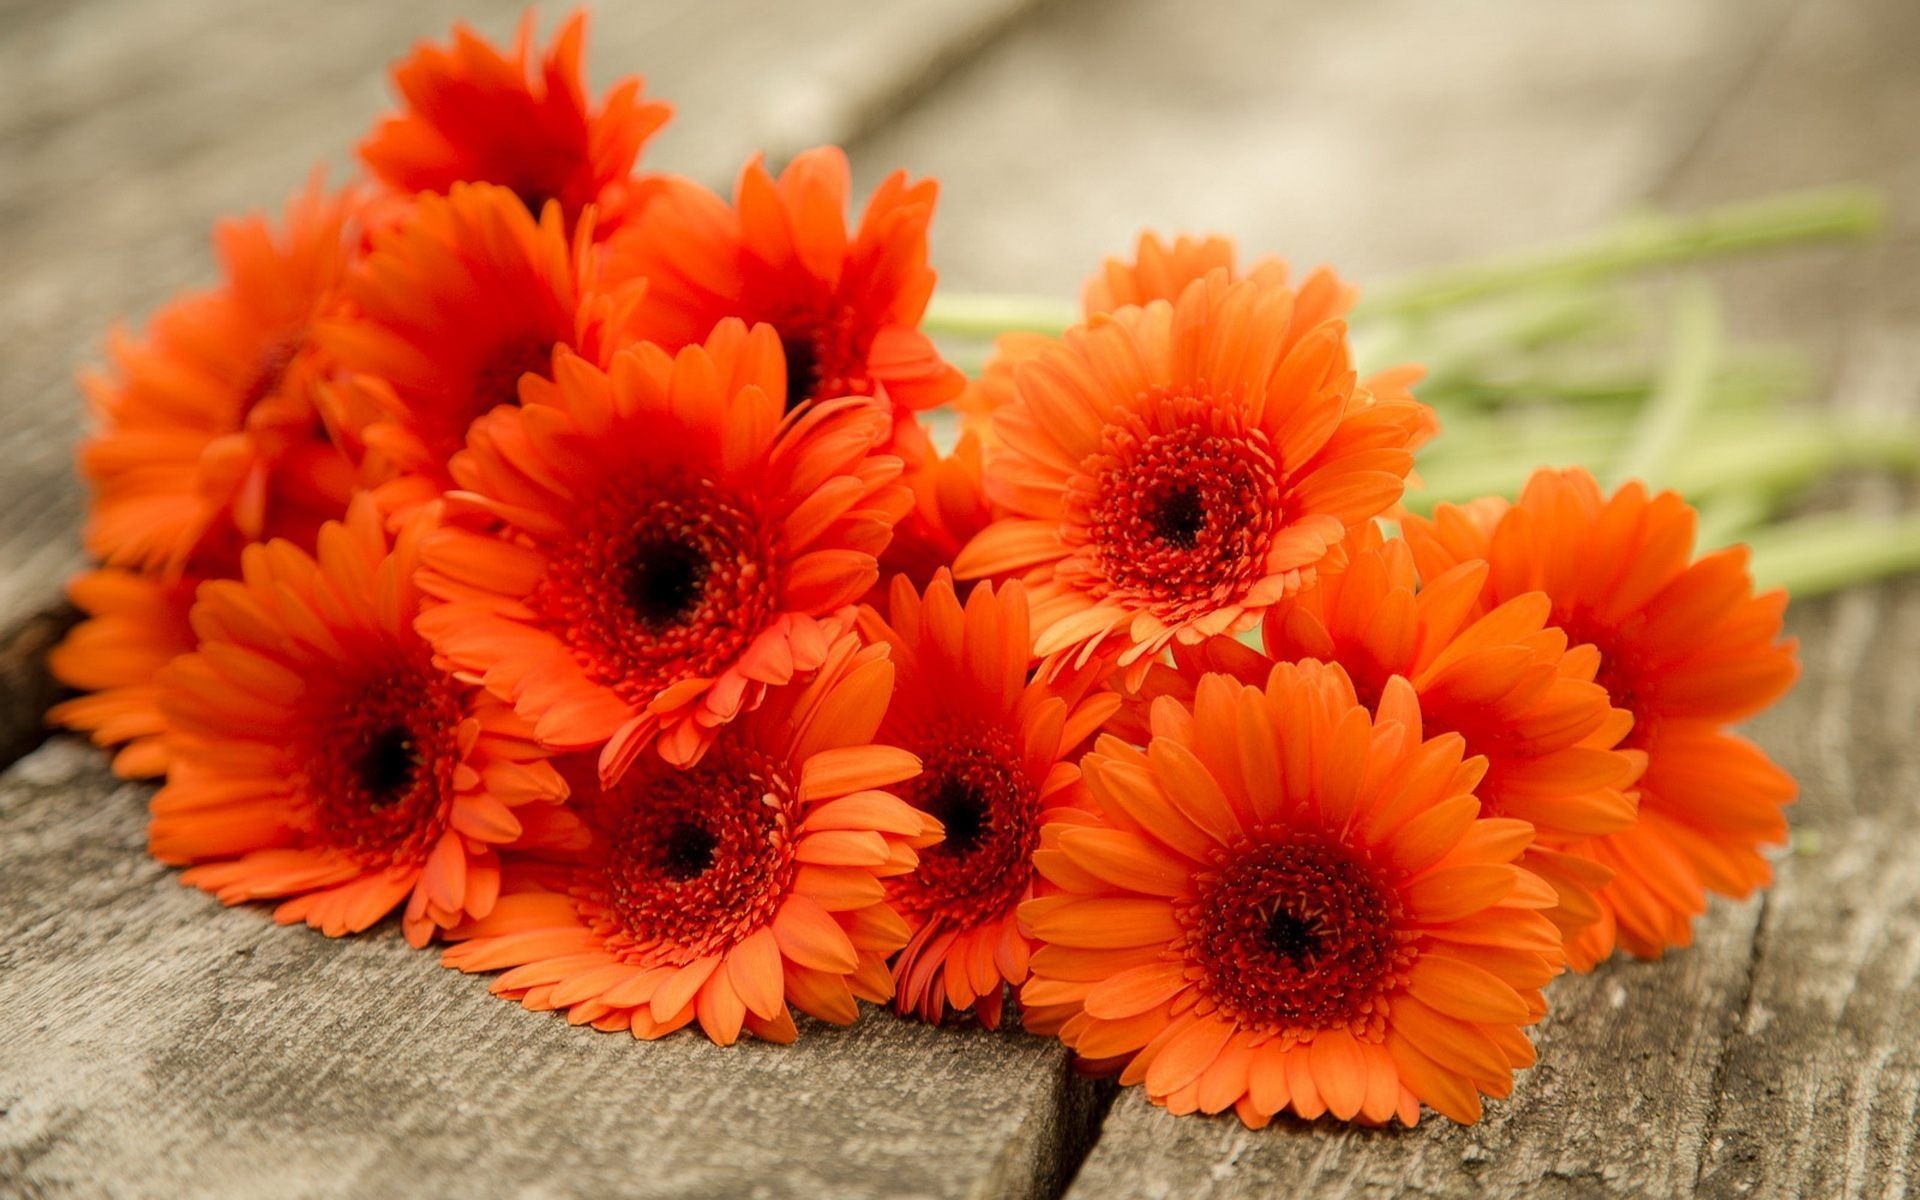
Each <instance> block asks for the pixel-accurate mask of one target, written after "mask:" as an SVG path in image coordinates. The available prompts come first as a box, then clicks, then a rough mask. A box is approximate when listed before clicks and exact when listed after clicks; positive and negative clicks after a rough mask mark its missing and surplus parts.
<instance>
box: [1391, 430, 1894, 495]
mask: <svg viewBox="0 0 1920 1200" xmlns="http://www.w3.org/2000/svg"><path fill="white" fill-rule="evenodd" d="M1582 418H1584V419H1582ZM1595 418H1603V414H1600V413H1593V414H1571V413H1570V414H1567V416H1566V418H1565V419H1564V420H1556V421H1555V422H1554V425H1553V426H1552V427H1551V428H1549V429H1545V430H1542V431H1541V432H1540V433H1538V434H1535V435H1527V434H1515V433H1513V432H1507V433H1505V434H1504V435H1502V434H1499V433H1495V432H1492V431H1487V432H1477V431H1472V430H1469V431H1468V432H1467V433H1466V438H1465V440H1466V444H1469V445H1474V446H1476V449H1474V450H1472V451H1465V450H1461V451H1455V452H1452V453H1448V452H1447V450H1446V447H1447V445H1448V444H1449V443H1446V442H1442V443H1440V444H1438V445H1436V446H1435V448H1434V449H1433V451H1432V452H1430V453H1429V454H1427V455H1425V456H1423V457H1422V458H1421V459H1420V461H1419V464H1418V467H1419V471H1420V475H1421V478H1422V479H1423V480H1424V481H1425V483H1426V488H1425V489H1424V491H1422V492H1421V493H1418V494H1415V495H1412V496H1409V497H1408V501H1407V502H1408V504H1409V506H1411V507H1413V508H1415V509H1416V510H1422V509H1424V508H1427V507H1431V505H1433V504H1434V503H1438V502H1442V501H1447V502H1458V501H1463V500H1470V499H1473V498H1474V497H1476V496H1487V495H1507V496H1511V495H1513V494H1514V493H1515V492H1517V491H1518V490H1519V487H1520V485H1521V484H1522V483H1524V482H1526V478H1527V476H1528V475H1530V474H1532V472H1533V470H1534V468H1535V466H1563V465H1567V464H1571V463H1595V462H1607V461H1609V460H1611V459H1613V458H1614V457H1615V456H1616V455H1617V454H1618V453H1619V451H1620V448H1621V446H1622V445H1624V444H1625V442H1626V439H1627V436H1628V433H1627V425H1626V423H1625V422H1624V421H1621V420H1620V419H1619V418H1618V417H1615V418H1613V419H1612V420H1607V419H1595ZM1695 441H1696V442H1697V443H1698V445H1699V446H1700V447H1701V448H1700V449H1699V450H1696V451H1694V452H1692V453H1689V454H1685V455H1682V456H1678V457H1676V458H1675V459H1674V460H1673V461H1671V462H1670V463H1669V464H1668V466H1667V467H1666V469H1665V470H1664V471H1662V472H1659V473H1656V474H1654V475H1653V476H1652V478H1651V480H1650V481H1651V482H1652V483H1653V484H1654V485H1655V486H1658V487H1663V488H1673V489H1675V490H1676V491H1679V492H1681V493H1682V494H1683V495H1685V496H1687V497H1688V498H1689V499H1690V500H1693V501H1694V502H1696V503H1699V504H1701V505H1703V506H1706V505H1709V504H1710V503H1712V502H1714V501H1715V500H1717V498H1719V497H1722V496H1728V495H1732V496H1740V495H1751V496H1753V497H1754V498H1755V499H1754V500H1753V501H1751V502H1750V503H1757V504H1759V505H1761V506H1762V508H1763V509H1764V510H1769V511H1770V510H1771V509H1772V508H1774V507H1777V506H1778V504H1779V502H1781V501H1783V500H1784V499H1786V498H1787V497H1789V496H1791V495H1792V494H1794V493H1795V492H1798V491H1800V490H1801V489H1803V488H1805V487H1806V486H1808V485H1810V484H1812V483H1814V482H1816V481H1818V480H1820V479H1822V478H1825V477H1827V476H1829V475H1832V474H1834V473H1836V472H1839V471H1843V470H1848V469H1877V470H1892V471H1898V472H1903V473H1908V474H1913V473H1920V428H1916V427H1915V426H1914V425H1912V424H1910V423H1908V424H1890V423H1888V422H1885V421H1881V422H1876V423H1873V424H1867V423H1862V422H1859V421H1853V420H1848V421H1841V420H1836V419H1835V418H1833V417H1829V416H1819V415H1806V416H1798V417H1791V418H1789V417H1777V418H1774V419H1773V420H1771V421H1769V422H1768V423H1766V424H1758V423H1757V422H1756V420H1755V418H1754V417H1753V416H1751V415H1747V414H1725V415H1722V414H1718V413H1715V414H1712V415H1711V416H1710V417H1708V418H1707V419H1705V420H1703V421H1702V422H1701V424H1700V426H1699V429H1698V431H1697V436H1696V438H1695ZM1480 446H1488V447H1489V448H1487V449H1478V448H1477V447H1480ZM1493 446H1497V447H1498V449H1493V448H1491V447H1493Z"/></svg>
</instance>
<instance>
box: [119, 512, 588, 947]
mask: <svg viewBox="0 0 1920 1200" xmlns="http://www.w3.org/2000/svg"><path fill="white" fill-rule="evenodd" d="M433 515H434V514H433V513H432V511H431V510H427V511H423V512H422V513H420V514H418V516H417V517H416V519H415V520H414V521H413V522H411V523H409V524H408V525H407V527H406V528H405V529H403V530H402V532H401V533H400V535H399V537H398V539H397V541H395V542H394V544H393V545H392V546H391V547H390V546H389V545H388V541H387V537H386V535H385V533H384V532H383V531H382V528H381V520H380V517H379V514H378V512H377V510H376V509H375V507H374V505H373V504H372V502H371V501H370V500H368V499H367V498H365V497H361V498H359V499H357V500H355V501H354V504H353V506H352V508H351V509H350V510H349V511H348V513H347V516H346V520H345V521H344V523H329V524H327V525H325V526H323V527H322V528H321V530H320V535H319V553H318V558H317V559H316V558H314V557H312V556H309V555H308V554H307V553H306V552H305V551H303V550H301V549H300V548H299V547H297V546H295V545H293V544H292V543H290V542H285V541H274V542H269V543H267V544H265V545H259V546H250V547H248V549H247V551H246V553H245V555H244V557H243V558H242V561H241V571H242V578H240V579H237V580H215V581H213V582H210V583H208V584H206V585H204V586H203V587H202V588H201V591H200V598H199V601H198V602H197V603H196V604H195V605H194V609H193V625H194V629H195V631H196V632H197V633H198V635H199V649H198V650H196V651H195V652H194V653H192V654H190V655H187V656H185V657H184V658H181V659H178V660H176V661H175V662H174V663H173V665H172V666H170V667H168V668H167V669H166V670H165V671H164V672H163V673H162V674H161V696H160V707H161V710H162V711H163V712H164V714H165V716H166V719H167V723H168V729H169V736H170V737H171V738H172V739H173V750H174V755H173V761H172V764H171V767H170V769H169V772H168V778H167V785H166V786H165V787H164V788H162V789H161V790H160V792H159V793H158V794H157V795H155V796H154V798H153V823H152V826H151V829H150V845H151V848H152V850H153V854H154V856H155V857H156V858H159V859H160V860H161V861H163V862H169V863H179V864H185V863H197V864H200V865H198V866H194V867H193V868H192V869H191V870H189V871H187V872H186V873H185V874H184V875H183V876H182V877H181V878H182V879H183V880H184V881H185V882H187V883H190V884H192V885H194V886H195V887H199V888H202V889H204V890H206V891H209V892H212V893H213V894H214V895H216V896H218V897H219V898H220V900H221V902H222V903H225V904H237V903H240V902H242V901H247V900H262V899H280V900H281V903H280V904H279V906H278V907H277V908H276V909H275V910H274V919H275V920H276V921H280V922H282V923H291V922H294V921H305V922H306V923H307V924H309V925H311V926H313V927H314V928H315V929H319V930H321V931H322V932H324V933H326V934H327V935H328V936H329V937H334V936H339V935H341V934H345V933H353V932H357V931H359V930H362V929H365V928H367V927H368V926H370V925H372V924H373V923H374V922H376V921H378V920H380V919H381V918H382V917H384V916H386V915H387V914H388V913H389V912H391V911H393V909H394V908H396V907H397V906H399V905H401V903H402V902H405V912H404V916H403V921H402V924H403V927H404V928H405V930H406V935H407V940H408V941H410V942H412V943H413V944H414V945H416V946H418V945H423V944H425V942H426V941H427V940H428V938H430V937H431V936H432V934H433V929H434V927H435V926H436V925H449V924H452V923H453V922H454V921H456V920H459V919H460V918H461V917H462V916H463V915H465V916H477V915H480V914H484V913H486V912H488V911H490V910H491V909H492V907H493V903H494V898H495V896H496V895H497V894H498V892H499V887H500V862H499V855H498V851H499V849H500V848H501V847H504V846H507V845H511V844H515V843H517V842H518V843H540V844H544V843H548V842H561V841H564V840H565V839H566V837H567V835H568V833H569V829H570V826H569V823H568V820H567V818H566V814H565V812H564V810H563V809H562V808H561V807H560V805H559V804H558V801H560V800H561V799H563V798H564V797H565V795H566V788H565V785H564V784H563V783H562V781H561V779H560V776H559V775H558V774H557V773H556V772H555V771H554V770H553V768H552V767H551V766H549V765H548V764H547V763H546V762H545V761H544V752H543V751H542V750H541V749H540V748H539V747H538V746H537V745H535V743H534V741H533V738H532V730H531V729H530V728H529V727H528V725H527V724H526V723H525V722H523V721H521V720H520V719H519V718H517V717H516V716H514V714H513V712H512V710H511V709H509V708H507V707H506V706H505V705H504V704H501V703H500V702H498V701H497V700H495V699H493V698H492V697H491V696H488V695H487V694H486V693H485V692H483V691H481V690H480V689H479V688H478V687H475V686H473V685H471V684H466V683H462V682H460V681H458V680H456V679H454V678H453V677H452V676H450V675H448V674H446V673H445V672H444V671H442V670H440V669H439V668H438V667H437V666H435V665H434V662H433V656H432V653H431V651H430V650H429V648H428V646H427V644H426V643H425V642H424V641H422V640H421V639H420V637H419V636H418V635H417V634H415V633H414V631H413V619H414V615H415V613H416V611H417V609H418V607H419V602H420V593H419V591H418V590H417V589H416V588H415V587H414V585H413V582H412V580H413V576H414V572H415V571H416V569H417V568H418V562H419V551H418V547H419V541H420V536H421V532H422V530H423V527H424V524H425V523H426V522H429V521H431V520H432V518H433ZM282 898H284V899H282Z"/></svg>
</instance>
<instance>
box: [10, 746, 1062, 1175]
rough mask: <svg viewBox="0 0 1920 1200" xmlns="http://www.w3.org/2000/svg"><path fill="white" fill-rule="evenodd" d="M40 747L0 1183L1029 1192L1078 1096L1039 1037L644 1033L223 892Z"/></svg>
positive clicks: (396, 942) (104, 790) (113, 793)
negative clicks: (236, 904)
mask: <svg viewBox="0 0 1920 1200" xmlns="http://www.w3.org/2000/svg"><path fill="white" fill-rule="evenodd" d="M145 799H146V789H144V788H141V787H136V786H129V785H124V784H118V783H116V782H115V781H114V780H113V779H112V778H111V777H110V776H109V775H107V774H106V773H105V771H104V770H103V768H102V765H101V763H100V761H99V758H98V756H97V755H95V754H93V753H92V752H90V751H87V750H85V749H83V748H82V747H80V746H78V745H77V744H75V743H73V742H70V741H67V740H57V741H54V742H50V743H48V744H47V745H45V746H43V747H41V748H40V749H39V750H37V751H35V752H34V753H33V754H31V755H29V756H28V757H27V758H25V759H23V760H21V761H20V762H19V763H17V764H16V765H15V767H14V768H13V770H12V771H11V772H10V773H9V775H8V777H7V779H6V781H5V783H4V784H0V846H4V847H5V854H6V859H7V864H6V871H5V875H4V877H0V1013H4V1014H5V1018H4V1021H5V1025H4V1030H5V1033H4V1036H0V1194H7V1195H17V1194H21V1193H23V1192H24V1193H26V1194H30V1195H32V1194H39V1195H80V1196H88V1195H114V1196H183V1195H195V1196H223V1197H224V1196H232V1197H236V1198H251V1197H259V1196H273V1195H281V1196H289V1195H299V1196H391V1195H402V1194H419V1195H440V1196H454V1195H488V1196H501V1195H541V1196H632V1197H661V1198H665V1197H712V1198H714V1200H722V1198H730V1197H746V1196H758V1197H788V1196H791V1197H816V1196H834V1197H882V1196H885V1197H894V1196H902V1197H979V1198H980V1200H999V1198H1001V1197H1026V1196H1038V1195H1052V1194H1057V1191H1056V1190H1055V1189H1056V1188H1057V1186H1058V1181H1056V1180H1055V1179H1054V1178H1053V1173H1054V1171H1055V1169H1056V1164H1059V1163H1063V1162H1070V1161H1072V1159H1073V1158H1074V1157H1075V1152H1074V1146H1073V1143H1074V1141H1075V1140H1076V1139H1079V1138H1082V1137H1084V1136H1085V1133H1086V1129H1087V1127H1088V1126H1089V1125H1090V1124H1091V1120H1092V1117H1093V1107H1092V1102H1093V1095H1094V1091H1093V1088H1092V1087H1091V1086H1090V1085H1088V1084H1087V1083H1086V1082H1084V1081H1082V1080H1078V1079H1076V1078H1074V1077H1072V1076H1071V1074H1070V1073H1069V1072H1068V1071H1067V1070H1066V1068H1065V1064H1064V1061H1063V1059H1062V1056H1061V1055H1059V1054H1058V1053H1055V1052H1054V1050H1053V1048H1052V1047H1050V1046H1049V1045H1048V1044H1047V1043H1045V1042H1042V1041H1040V1040H1038V1039H1034V1038H1028V1037H1024V1036H1020V1035H1017V1034H1012V1033H1003V1034H989V1033H984V1032H982V1031H980V1030H977V1029H972V1030H960V1029H933V1028H929V1027H927V1026H924V1025H921V1024H918V1023H913V1022H905V1021H896V1020H894V1019H892V1018H891V1017H888V1016H886V1015H884V1014H878V1013H874V1014H869V1016H868V1019H867V1020H865V1021H863V1022H861V1023H860V1024H858V1025H856V1026H854V1027H853V1028H852V1029H848V1030H838V1029H833V1028H830V1027H823V1026H820V1025H817V1024H812V1023H809V1024H807V1025H806V1026H805V1027H804V1028H803V1030H802V1034H801V1038H800V1041H799V1042H797V1043H796V1044H795V1045H793V1046H791V1047H778V1046H769V1045H766V1044H763V1043H752V1044H748V1043H742V1044H740V1045H737V1046H734V1047H730V1048H725V1049H722V1048H720V1047H716V1046H714V1045H712V1044H710V1043H709V1042H707V1041H706V1040H705V1039H702V1038H697V1037H673V1038H668V1039H666V1040H664V1041H661V1042H657V1043H650V1044H641V1043H636V1042H635V1041H634V1040H633V1039H632V1038H630V1037H627V1036H625V1035H622V1036H619V1037H615V1036H611V1035H602V1034H597V1033H595V1032H594V1031H591V1030H584V1029H576V1028H570V1027H569V1026H568V1025H567V1024H566V1023H565V1022H564V1021H563V1020H561V1019H560V1018H559V1017H558V1016H556V1015H553V1014H540V1015H535V1014H532V1013H527V1012H523V1011H520V1010H518V1009H517V1008H515V1007H510V1006H509V1005H507V1004H506V1003H505V1002H504V1001H501V1000H498V999H495V998H494V997H492V996H490V995H488V994H487V989H486V981H485V980H484V979H482V978H474V977H470V976H465V975H461V974H459V973H457V972H454V971H449V970H445V969H443V968H441V967H440V966H439V965H438V964H437V962H436V959H435V956H433V955H431V954H420V953H416V952H414V951H412V950H410V949H409V948H408V947H407V945H406V943H405V942H403V941H401V940H400V938H399V936H398V933H397V931H393V930H389V931H387V932H385V933H383V934H380V935H376V936H371V937H365V938H353V939H342V940H328V939H326V938H322V937H318V936H316V935H313V934H310V933H308V932H306V931H304V930H290V929H282V928H278V927H276V926H274V925H273V924H272V923H271V922H270V921H269V920H268V919H267V917H266V914H265V913H263V912H261V911H258V910H253V911H232V912H228V911H221V910H220V909H219V907H218V906H217V905H216V904H215V903H214V902H213V901H212V900H210V899H209V898H207V897H205V896H202V895H200V894H199V893H197V892H193V891H190V890H188V889H186V888H183V887H181V886H180V883H179V881H178V880H177V879H176V878H175V877H174V874H173V873H172V872H170V871H168V870H166V869H164V868H162V867H160V866H159V865H157V864H155V863H153V862H152V861H150V860H149V859H147V857H146V855H145V854H144V852H143V846H142V838H143V831H144V825H145V821H144V816H143V806H144V803H145Z"/></svg>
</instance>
